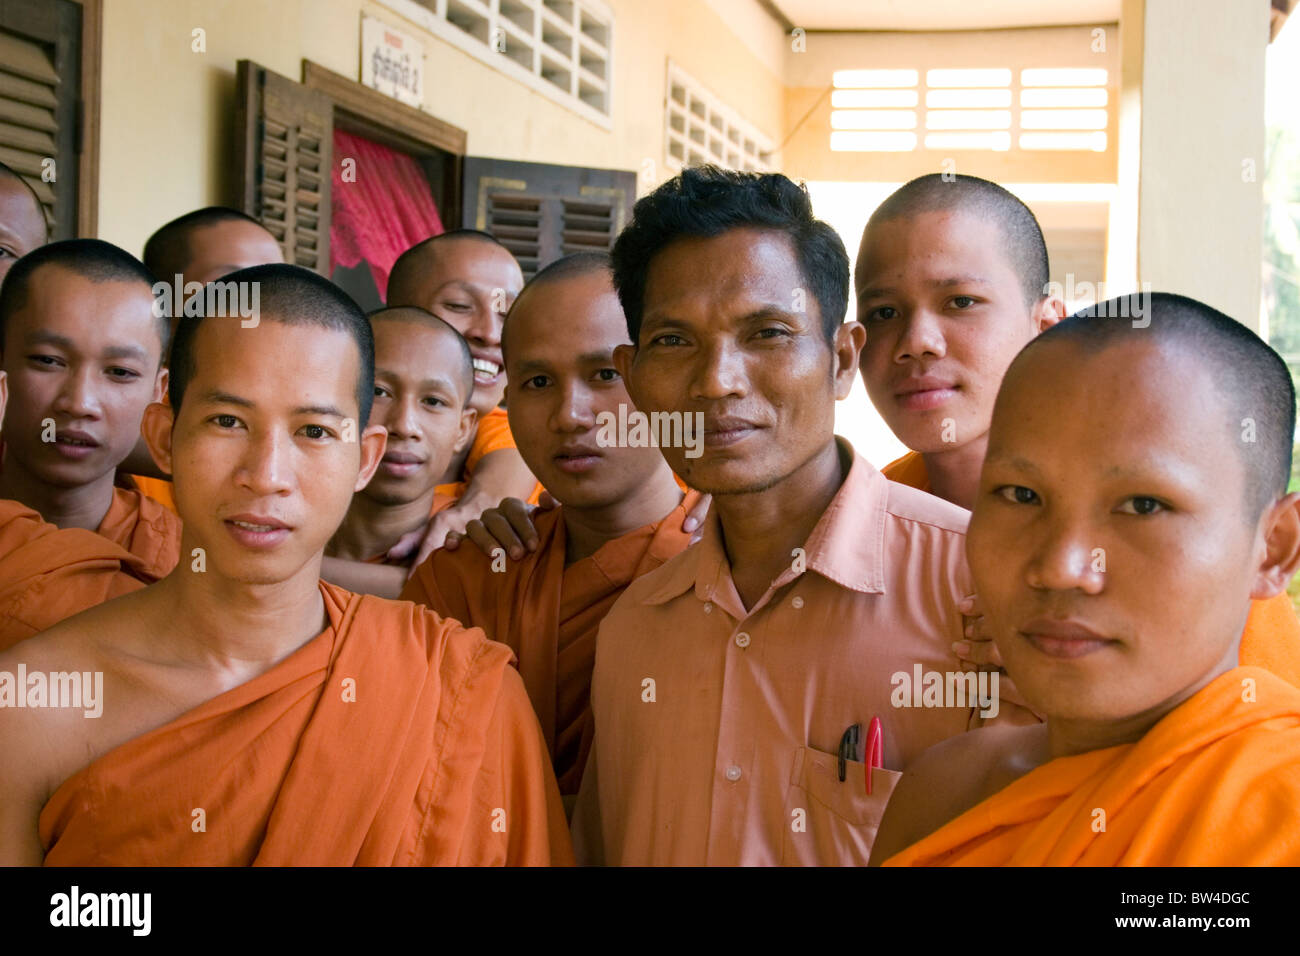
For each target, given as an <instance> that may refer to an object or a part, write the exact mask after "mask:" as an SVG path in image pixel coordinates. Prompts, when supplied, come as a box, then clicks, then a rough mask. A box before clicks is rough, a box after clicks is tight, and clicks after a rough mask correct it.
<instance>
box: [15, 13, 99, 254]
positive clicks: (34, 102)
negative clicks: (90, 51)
mask: <svg viewBox="0 0 1300 956" xmlns="http://www.w3.org/2000/svg"><path fill="white" fill-rule="evenodd" d="M80 46H81V7H80V6H79V5H78V4H75V3H71V2H69V0H53V2H51V0H3V2H0V161H3V162H4V163H5V164H7V165H8V166H11V167H12V168H13V169H15V170H16V171H17V172H19V173H20V174H21V175H22V176H23V178H24V179H26V180H27V182H28V183H30V184H31V186H32V188H33V189H35V190H36V195H37V196H39V197H40V200H41V203H42V204H43V205H44V207H45V215H46V219H47V221H48V222H49V223H50V225H51V228H50V235H51V238H53V239H68V238H71V237H72V236H75V235H76V234H77V177H78V159H79V152H80V149H81V137H80V123H79V120H80V96H79V90H80V82H81V68H80V55H81V54H80ZM49 160H53V165H52V166H51V165H50V163H49V162H48V161H49ZM51 173H52V175H53V181H50V174H51Z"/></svg>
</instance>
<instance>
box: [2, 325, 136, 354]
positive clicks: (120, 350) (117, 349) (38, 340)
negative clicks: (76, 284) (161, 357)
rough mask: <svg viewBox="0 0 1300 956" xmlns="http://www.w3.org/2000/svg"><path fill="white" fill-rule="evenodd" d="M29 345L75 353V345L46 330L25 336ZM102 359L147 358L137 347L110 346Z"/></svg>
mask: <svg viewBox="0 0 1300 956" xmlns="http://www.w3.org/2000/svg"><path fill="white" fill-rule="evenodd" d="M27 341H28V343H29V344H30V345H53V346H56V347H58V348H61V349H66V350H68V351H75V350H76V344H75V343H74V342H73V341H72V339H70V338H68V337H67V336H66V335H59V334H58V333H57V332H50V331H48V330H47V329H37V330H36V331H34V332H31V333H30V334H28V336H27ZM103 357H104V358H115V359H138V360H139V361H141V362H143V361H145V360H146V359H147V358H148V357H149V353H147V352H146V351H145V350H144V349H142V348H140V346H138V345H111V346H109V347H108V348H106V349H104V352H103Z"/></svg>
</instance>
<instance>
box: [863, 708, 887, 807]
mask: <svg viewBox="0 0 1300 956" xmlns="http://www.w3.org/2000/svg"><path fill="white" fill-rule="evenodd" d="M862 758H863V763H864V764H865V766H864V767H863V768H862V769H863V772H864V773H865V775H866V778H867V796H871V773H872V771H873V770H875V769H876V768H877V767H880V768H881V769H882V770H883V769H884V767H885V731H884V728H883V727H881V725H880V718H879V717H872V718H871V723H870V724H868V725H867V748H866V751H865V752H864V753H863V755H862Z"/></svg>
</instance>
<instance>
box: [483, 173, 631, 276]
mask: <svg viewBox="0 0 1300 956" xmlns="http://www.w3.org/2000/svg"><path fill="white" fill-rule="evenodd" d="M635 201H636V174H635V173H632V172H626V171H622V170H616V169H585V168H583V167H580V166H551V165H547V164H544V163H522V162H515V161H512V160H504V159H485V158H482V157H474V156H470V157H467V158H466V160H465V201H464V206H463V211H462V219H461V224H462V225H464V226H468V227H470V228H473V229H482V230H483V231H484V232H490V233H491V234H492V235H494V236H495V237H496V238H497V239H499V240H500V241H501V242H502V243H503V244H504V245H505V246H506V248H508V249H509V250H510V251H511V252H513V253H514V255H515V258H517V259H518V260H519V265H520V268H522V269H523V272H524V278H525V279H530V278H532V277H533V275H535V274H536V273H537V271H538V270H539V269H542V268H544V267H545V266H547V265H549V264H550V263H551V262H554V261H555V260H556V259H558V258H560V257H561V256H567V255H569V254H571V253H574V252H592V251H597V252H605V251H608V250H609V249H610V248H612V247H613V245H614V239H615V238H616V237H617V236H618V233H619V231H620V230H622V228H623V226H624V225H625V224H626V222H627V220H628V219H629V218H630V217H631V214H632V204H633V203H634V202H635Z"/></svg>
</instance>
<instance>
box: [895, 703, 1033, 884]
mask: <svg viewBox="0 0 1300 956" xmlns="http://www.w3.org/2000/svg"><path fill="white" fill-rule="evenodd" d="M1041 734H1042V726H1041V725H1032V726H1023V727H1016V726H997V725H994V726H989V727H981V728H979V729H978V730H972V731H968V732H967V733H964V734H958V735H957V736H955V737H949V738H948V739H947V740H943V741H940V742H939V743H937V744H935V745H934V746H933V747H931V748H929V749H928V750H926V751H925V752H924V753H923V754H921V756H919V757H917V758H916V760H914V761H912V763H911V765H910V766H908V767H907V768H906V769H905V770H904V771H903V776H902V778H901V779H900V780H899V781H898V785H897V786H896V787H895V788H894V793H893V795H892V796H891V797H890V800H889V805H888V807H886V809H885V815H884V818H883V819H882V820H881V822H880V829H879V831H878V832H877V834H876V840H875V844H874V846H873V847H872V853H871V862H872V865H876V866H878V865H879V864H880V863H882V862H884V861H885V860H887V859H888V858H889V857H891V856H893V855H894V854H896V853H898V852H899V851H901V850H904V849H906V848H907V847H909V846H911V845H912V844H914V843H916V842H918V841H919V840H921V839H924V838H925V837H927V836H929V835H930V834H931V833H933V832H934V831H935V830H937V829H939V828H940V827H941V826H943V825H944V824H945V823H947V822H948V821H950V820H954V819H956V818H957V817H959V816H961V815H962V814H963V813H965V812H966V811H967V810H969V809H970V808H971V807H973V806H975V805H976V804H978V803H980V802H981V801H983V800H984V799H985V798H986V797H987V796H989V795H990V794H992V793H996V792H997V791H998V790H1000V789H1002V787H1004V786H1006V784H1007V783H1008V782H1009V781H1010V779H1014V775H1013V776H1011V777H1009V776H1008V771H1007V768H1008V767H1009V766H1016V765H1019V764H1021V763H1023V761H1018V760H1016V759H1015V757H1016V755H1017V754H1022V753H1024V752H1026V751H1032V750H1034V749H1036V748H1037V746H1038V738H1039V737H1040V736H1041Z"/></svg>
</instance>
